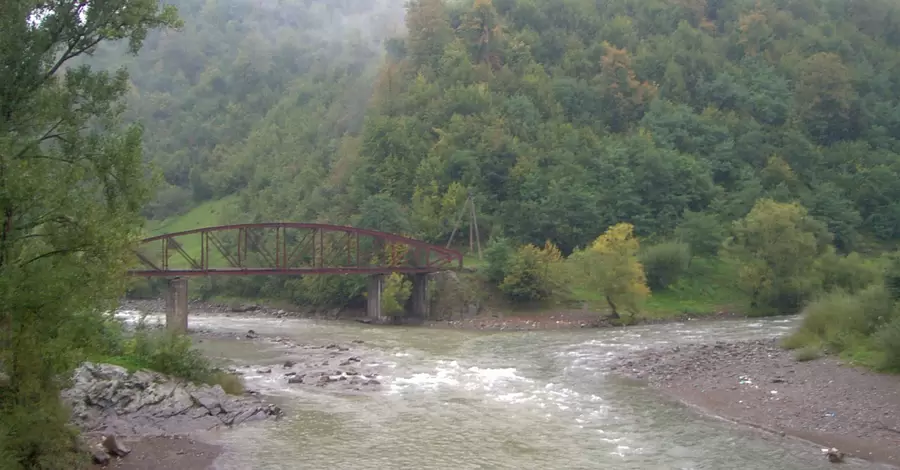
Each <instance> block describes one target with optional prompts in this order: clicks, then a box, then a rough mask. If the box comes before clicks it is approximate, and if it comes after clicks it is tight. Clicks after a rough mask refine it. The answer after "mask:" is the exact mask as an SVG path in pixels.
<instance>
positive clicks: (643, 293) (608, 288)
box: [569, 222, 650, 318]
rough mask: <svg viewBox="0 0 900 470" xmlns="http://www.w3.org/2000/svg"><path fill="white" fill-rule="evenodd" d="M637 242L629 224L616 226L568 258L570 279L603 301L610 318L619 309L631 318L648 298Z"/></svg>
mask: <svg viewBox="0 0 900 470" xmlns="http://www.w3.org/2000/svg"><path fill="white" fill-rule="evenodd" d="M639 245H640V244H639V242H638V239H637V238H636V237H635V236H634V227H633V226H632V225H631V224H629V223H625V222H622V223H618V224H616V225H614V226H612V227H610V228H609V230H607V231H606V233H604V234H603V235H600V236H599V237H597V239H596V240H594V242H593V243H592V244H591V246H590V247H589V248H587V249H585V250H578V251H576V252H574V253H572V255H571V256H570V257H569V262H570V265H571V267H572V269H573V272H574V273H573V276H575V277H576V278H578V279H580V280H581V281H582V285H583V286H584V287H585V288H587V289H590V290H593V291H595V292H597V293H599V294H601V295H603V297H604V298H605V299H606V303H607V304H608V305H609V308H610V309H611V310H612V317H613V318H619V310H620V309H622V310H624V311H626V312H629V313H630V314H631V315H634V314H636V313H638V312H639V311H640V308H641V304H642V302H643V301H644V299H646V297H647V295H649V294H650V289H649V288H648V287H647V280H646V276H645V275H644V268H643V266H642V265H641V263H640V261H638V249H639V248H640V246H639Z"/></svg>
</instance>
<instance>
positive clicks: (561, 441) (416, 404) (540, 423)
mask: <svg viewBox="0 0 900 470" xmlns="http://www.w3.org/2000/svg"><path fill="white" fill-rule="evenodd" d="M795 321H796V319H767V320H755V321H746V320H741V321H720V322H708V323H699V322H696V323H695V322H692V323H687V324H669V325H653V326H639V327H631V328H626V329H601V330H598V329H583V330H574V331H536V332H479V331H458V330H444V329H426V328H406V327H373V326H367V325H363V324H347V323H335V322H316V321H312V320H295V319H269V318H236V317H224V316H207V315H196V316H192V317H191V325H192V327H200V328H211V329H215V330H219V331H233V332H234V333H235V335H236V336H240V335H241V334H242V333H245V332H246V331H247V330H248V329H253V330H255V331H256V332H257V333H259V334H262V335H279V336H282V337H289V338H291V339H293V340H295V341H298V342H301V343H329V342H349V341H351V340H354V339H362V340H364V341H365V346H366V347H368V348H371V351H369V352H368V353H367V356H366V357H365V360H367V361H375V362H378V363H379V364H380V367H381V368H380V371H381V374H380V375H381V376H380V377H379V380H381V381H382V383H383V384H385V387H384V391H381V392H376V393H367V394H362V395H360V394H357V395H348V394H341V393H338V392H328V391H325V390H321V391H320V390H315V389H311V388H292V387H291V386H289V385H281V384H279V385H275V382H274V381H273V380H272V379H271V378H270V377H269V376H264V375H252V374H251V375H249V376H247V378H246V380H247V383H248V386H249V387H251V388H256V389H258V390H261V391H262V392H263V393H265V394H267V395H270V396H272V397H274V399H275V400H277V401H278V402H279V404H280V405H281V406H282V407H283V408H285V410H286V412H287V417H286V418H285V419H283V420H281V421H279V422H276V423H264V424H261V425H250V426H245V427H240V428H237V429H234V430H230V431H227V432H223V433H222V434H221V436H220V437H221V439H222V440H223V441H224V443H225V445H226V449H227V450H226V452H225V454H224V455H223V456H222V457H221V458H220V459H219V460H218V461H217V463H216V465H217V468H218V469H220V470H239V469H240V470H245V469H259V470H269V469H271V470H276V469H285V470H286V469H326V468H327V469H357V470H359V469H363V470H364V469H379V470H381V469H410V470H413V469H416V470H432V469H435V470H436V469H442V470H443V469H446V470H468V469H472V470H474V469H516V470H519V469H542V470H544V469H546V470H555V469H572V470H575V469H642V470H643V469H717V470H718V469H742V470H750V469H761V470H763V469H764V470H771V469H780V470H790V469H797V470H800V469H821V468H823V467H826V466H828V465H829V464H828V463H827V462H826V461H825V459H824V457H823V456H822V454H821V452H820V450H819V449H818V448H817V447H815V446H811V445H808V444H805V443H802V442H799V441H795V440H792V439H784V438H780V437H777V436H772V435H768V434H763V433H760V432H756V431H753V430H750V429H747V428H744V427H741V426H737V425H733V424H730V423H728V422H725V421H722V420H719V419H716V418H713V417H707V416H703V415H701V414H700V413H697V412H696V411H694V410H691V409H689V408H687V407H685V406H683V405H681V404H678V403H675V402H673V401H671V400H669V399H666V398H665V397H663V396H662V395H661V394H660V393H659V392H657V391H654V390H652V389H649V388H647V387H645V386H642V385H639V384H635V383H631V382H627V381H623V380H620V379H617V378H615V377H612V376H610V375H608V373H607V371H606V367H605V366H606V364H607V363H608V361H609V360H610V357H612V356H613V355H616V354H619V353H622V352H625V351H628V350H634V349H640V348H646V347H649V346H652V345H654V344H673V343H677V342H697V341H714V340H729V339H753V338H764V337H771V336H774V335H780V334H783V333H785V332H786V331H788V330H789V329H790V328H792V326H793V324H794V322H795ZM199 345H200V346H201V348H203V349H204V350H205V351H206V352H207V353H209V354H213V355H217V356H220V357H226V358H228V359H229V360H230V361H232V362H234V363H237V364H245V365H263V364H277V363H279V362H280V361H283V360H284V356H283V352H281V351H277V350H274V349H268V348H267V346H265V345H264V344H263V343H260V342H254V341H249V340H244V339H242V340H227V339H215V340H208V339H205V340H204V341H203V342H202V343H199ZM844 467H845V468H881V467H876V466H875V465H873V464H869V463H866V462H862V461H851V462H849V463H847V464H845V465H844ZM885 468H886V467H885Z"/></svg>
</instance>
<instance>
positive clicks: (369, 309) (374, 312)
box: [366, 274, 385, 323]
mask: <svg viewBox="0 0 900 470" xmlns="http://www.w3.org/2000/svg"><path fill="white" fill-rule="evenodd" d="M382 291H384V274H372V275H371V276H369V280H368V285H367V287H366V316H367V317H369V318H371V319H372V320H375V321H376V322H379V323H380V322H382V321H384V320H385V318H384V315H383V314H382V313H381V293H382Z"/></svg>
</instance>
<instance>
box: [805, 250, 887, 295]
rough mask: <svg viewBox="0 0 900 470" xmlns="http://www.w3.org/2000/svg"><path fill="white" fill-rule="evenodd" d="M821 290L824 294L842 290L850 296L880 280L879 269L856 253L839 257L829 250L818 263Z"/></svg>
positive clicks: (876, 265)
mask: <svg viewBox="0 0 900 470" xmlns="http://www.w3.org/2000/svg"><path fill="white" fill-rule="evenodd" d="M819 271H821V273H822V288H823V289H824V290H825V291H826V292H830V291H833V290H838V289H840V290H843V291H845V292H848V293H850V294H855V293H857V292H861V291H862V290H864V289H866V288H867V287H869V286H871V285H873V284H876V283H878V282H879V281H880V280H881V277H882V273H881V271H882V270H881V267H880V266H878V264H876V263H875V262H873V261H870V260H866V259H864V258H863V257H862V256H860V255H859V254H857V253H850V254H849V255H847V256H840V255H838V254H837V253H835V252H834V250H829V251H828V252H826V253H825V254H824V255H822V257H821V259H820V262H819Z"/></svg>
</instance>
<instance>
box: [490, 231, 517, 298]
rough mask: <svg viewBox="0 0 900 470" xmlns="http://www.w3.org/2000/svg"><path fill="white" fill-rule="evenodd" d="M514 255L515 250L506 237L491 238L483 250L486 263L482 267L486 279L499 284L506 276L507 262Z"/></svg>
mask: <svg viewBox="0 0 900 470" xmlns="http://www.w3.org/2000/svg"><path fill="white" fill-rule="evenodd" d="M515 255H516V250H515V249H514V248H513V246H512V244H511V243H510V242H509V240H507V239H506V238H502V237H499V238H493V239H491V242H490V243H489V244H488V246H487V248H486V249H485V250H484V259H485V261H486V265H485V268H484V274H485V277H487V279H488V281H490V282H492V283H494V284H496V285H498V286H499V285H500V283H502V282H503V278H505V277H506V272H507V269H509V263H510V261H511V260H512V259H513V257H514V256H515Z"/></svg>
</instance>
